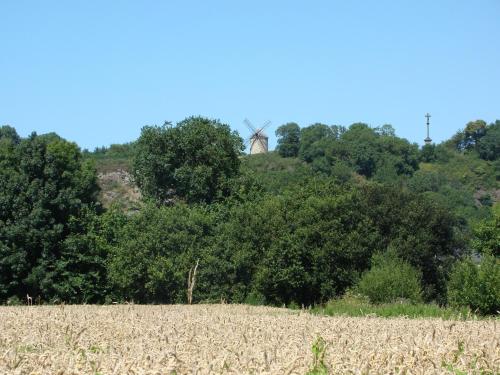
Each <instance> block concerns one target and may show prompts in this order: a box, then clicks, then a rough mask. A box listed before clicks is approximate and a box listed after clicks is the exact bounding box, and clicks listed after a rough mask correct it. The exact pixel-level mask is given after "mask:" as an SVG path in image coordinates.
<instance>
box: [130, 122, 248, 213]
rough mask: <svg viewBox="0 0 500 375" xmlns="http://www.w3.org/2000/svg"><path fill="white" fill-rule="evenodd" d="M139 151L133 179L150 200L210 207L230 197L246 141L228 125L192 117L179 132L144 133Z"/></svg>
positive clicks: (151, 130)
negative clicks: (206, 204)
mask: <svg viewBox="0 0 500 375" xmlns="http://www.w3.org/2000/svg"><path fill="white" fill-rule="evenodd" d="M135 148H136V150H135V156H134V159H133V175H134V178H135V180H136V182H137V184H138V186H139V188H140V189H141V191H142V193H143V195H144V196H145V197H147V198H152V199H154V200H156V201H157V202H159V203H166V202H171V201H172V199H182V200H185V201H186V202H188V203H195V202H205V203H210V202H213V201H217V200H220V199H222V198H224V197H227V196H228V195H229V194H230V187H229V186H230V180H231V178H233V177H236V176H237V175H238V173H239V166H240V160H239V156H240V154H241V152H242V150H243V141H242V139H241V138H240V137H239V136H238V134H237V133H236V132H232V131H231V129H230V128H229V126H228V125H225V124H222V123H220V122H219V121H216V120H209V119H206V118H203V117H189V118H187V119H185V120H183V121H181V122H179V123H178V124H177V126H175V127H174V126H171V125H170V124H169V123H165V125H163V126H146V127H144V128H143V129H142V131H141V136H140V137H139V139H138V141H137V144H136V146H135Z"/></svg>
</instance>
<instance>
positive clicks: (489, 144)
mask: <svg viewBox="0 0 500 375" xmlns="http://www.w3.org/2000/svg"><path fill="white" fill-rule="evenodd" d="M477 151H478V152H479V157H480V158H481V159H484V160H497V159H498V158H500V120H497V121H495V123H494V124H490V125H489V126H488V127H487V128H486V135H484V137H482V138H481V139H480V141H479V143H478V145H477Z"/></svg>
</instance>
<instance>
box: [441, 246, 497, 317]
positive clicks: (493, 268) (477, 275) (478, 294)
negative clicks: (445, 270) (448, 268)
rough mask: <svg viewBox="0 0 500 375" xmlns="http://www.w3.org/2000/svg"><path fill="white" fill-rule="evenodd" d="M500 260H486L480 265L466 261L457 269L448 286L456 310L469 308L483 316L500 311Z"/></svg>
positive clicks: (486, 258)
mask: <svg viewBox="0 0 500 375" xmlns="http://www.w3.org/2000/svg"><path fill="white" fill-rule="evenodd" d="M499 286H500V260H499V259H498V258H495V257H494V256H493V255H486V256H484V257H483V258H482V259H481V261H480V263H479V264H476V263H475V262H474V261H473V260H472V259H469V258H467V259H464V260H462V261H460V262H458V263H457V264H455V265H454V267H453V270H452V272H451V275H450V281H449V284H448V301H449V303H450V305H452V306H469V307H470V308H471V309H472V310H473V311H477V312H478V313H481V314H498V312H499V311H500V288H499Z"/></svg>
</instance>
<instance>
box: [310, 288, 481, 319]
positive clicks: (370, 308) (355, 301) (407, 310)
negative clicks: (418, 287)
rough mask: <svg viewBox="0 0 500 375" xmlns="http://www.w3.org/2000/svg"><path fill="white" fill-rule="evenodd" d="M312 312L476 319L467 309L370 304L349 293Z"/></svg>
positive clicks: (413, 304)
mask: <svg viewBox="0 0 500 375" xmlns="http://www.w3.org/2000/svg"><path fill="white" fill-rule="evenodd" d="M312 311H313V313H316V314H322V315H330V316H370V317H373V316H380V317H383V318H391V317H398V316H405V317H409V318H441V319H451V320H457V319H466V318H469V317H471V316H473V317H476V315H475V314H474V313H472V312H471V311H470V310H469V309H468V308H467V307H461V308H451V307H444V306H439V305H436V304H434V303H411V302H407V301H398V302H394V303H383V304H372V303H370V301H369V300H368V298H366V297H364V296H360V295H353V294H349V293H348V294H346V295H345V296H343V297H342V298H338V299H334V300H331V301H328V303H326V304H325V305H321V306H316V307H314V308H313V309H312Z"/></svg>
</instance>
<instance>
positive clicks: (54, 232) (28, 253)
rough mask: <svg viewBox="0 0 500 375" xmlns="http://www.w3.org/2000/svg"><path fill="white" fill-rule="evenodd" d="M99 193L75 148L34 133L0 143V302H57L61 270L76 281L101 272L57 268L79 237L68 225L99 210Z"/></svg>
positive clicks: (54, 137)
mask: <svg viewBox="0 0 500 375" xmlns="http://www.w3.org/2000/svg"><path fill="white" fill-rule="evenodd" d="M11 138H12V137H11ZM14 139H15V137H14ZM98 192H99V188H98V185H97V175H96V171H95V168H94V167H93V165H92V164H91V163H89V162H85V161H83V160H82V156H81V153H80V150H79V149H78V147H77V146H76V144H74V143H70V142H67V141H65V140H64V139H62V138H60V137H58V136H57V135H55V134H47V135H42V136H38V135H36V134H35V133H33V134H32V135H31V136H30V137H29V138H27V139H23V140H21V141H20V142H19V143H18V144H15V143H12V142H10V143H8V144H5V143H3V142H0V299H4V298H8V297H10V296H24V295H26V293H30V294H31V295H38V296H40V297H41V298H43V299H45V300H47V299H50V298H54V297H58V296H59V291H60V289H59V287H60V286H61V283H64V282H65V281H64V280H62V281H61V279H60V277H59V273H60V272H61V269H64V270H65V272H66V271H67V272H68V273H72V274H73V276H75V277H77V276H76V275H81V272H87V271H89V270H90V269H94V270H96V272H98V270H99V269H101V268H100V267H101V266H100V265H98V266H97V269H95V268H93V266H91V265H89V267H86V268H85V269H83V268H82V269H80V267H79V266H77V267H74V268H73V267H72V268H66V267H65V266H64V264H63V263H61V262H64V256H63V254H65V252H67V251H69V249H70V248H71V247H73V249H76V247H74V246H73V245H71V244H70V242H71V241H70V240H69V238H71V237H72V236H75V235H78V234H79V233H82V232H83V231H84V230H83V229H82V227H81V226H78V225H73V224H71V222H72V221H75V220H76V221H79V220H81V219H83V217H85V216H86V215H87V213H86V212H88V211H89V210H90V211H92V212H94V211H95V210H98V208H99V206H98V204H97V195H98ZM73 244H74V242H73ZM79 250H80V249H78V251H79ZM92 251H93V250H92ZM71 261H72V262H73V263H74V262H78V260H71ZM97 263H99V261H97ZM61 267H62V268H61ZM82 270H83V271H82ZM68 275H69V274H68ZM66 280H67V279H66Z"/></svg>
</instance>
